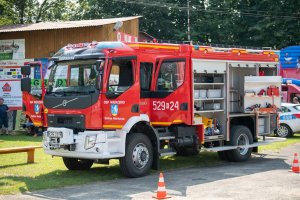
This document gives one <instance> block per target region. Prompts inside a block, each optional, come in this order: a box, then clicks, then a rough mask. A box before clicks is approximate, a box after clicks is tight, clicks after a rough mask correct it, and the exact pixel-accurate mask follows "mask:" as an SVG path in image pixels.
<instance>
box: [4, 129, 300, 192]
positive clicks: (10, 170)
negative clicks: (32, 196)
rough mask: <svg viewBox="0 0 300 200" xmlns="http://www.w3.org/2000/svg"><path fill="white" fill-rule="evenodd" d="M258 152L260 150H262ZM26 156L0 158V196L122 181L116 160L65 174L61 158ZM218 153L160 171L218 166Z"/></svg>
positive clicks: (34, 141)
mask: <svg viewBox="0 0 300 200" xmlns="http://www.w3.org/2000/svg"><path fill="white" fill-rule="evenodd" d="M0 140H4V142H0V148H4V147H17V146H29V145H40V144H41V140H42V139H41V137H37V138H34V137H29V136H23V135H18V136H0ZM299 142H300V134H296V135H295V136H294V137H293V138H289V139H287V140H286V141H284V142H278V143H273V144H271V145H268V146H264V147H261V148H262V150H263V151H264V150H278V149H280V148H283V147H286V146H288V145H291V144H294V143H299ZM262 150H260V151H262ZM26 161H27V155H26V153H17V154H3V155H0V195H3V194H15V193H19V192H25V191H34V190H40V189H48V188H58V187H63V186H70V185H80V184H85V183H91V182H96V181H105V180H112V179H119V178H124V176H123V175H122V174H121V171H120V169H119V161H118V160H111V162H110V165H99V164H95V165H94V166H93V168H92V169H91V170H88V171H68V170H67V169H66V168H65V166H64V164H63V162H62V159H61V158H58V157H54V158H52V157H51V156H49V155H46V154H44V152H43V150H42V149H37V150H36V154H35V163H33V164H27V163H26ZM220 162H221V161H220V160H219V159H218V155H217V153H211V152H201V153H200V154H199V155H198V156H191V157H165V158H162V159H161V163H160V164H161V170H162V171H165V170H170V169H178V168H183V167H193V166H212V165H216V164H218V163H220Z"/></svg>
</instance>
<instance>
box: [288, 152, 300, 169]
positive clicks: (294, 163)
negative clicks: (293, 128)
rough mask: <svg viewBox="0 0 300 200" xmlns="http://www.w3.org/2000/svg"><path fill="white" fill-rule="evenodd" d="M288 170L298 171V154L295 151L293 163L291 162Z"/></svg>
mask: <svg viewBox="0 0 300 200" xmlns="http://www.w3.org/2000/svg"><path fill="white" fill-rule="evenodd" d="M289 172H293V173H300V167H299V161H298V154H297V153H295V154H294V160H293V164H292V167H291V170H289Z"/></svg>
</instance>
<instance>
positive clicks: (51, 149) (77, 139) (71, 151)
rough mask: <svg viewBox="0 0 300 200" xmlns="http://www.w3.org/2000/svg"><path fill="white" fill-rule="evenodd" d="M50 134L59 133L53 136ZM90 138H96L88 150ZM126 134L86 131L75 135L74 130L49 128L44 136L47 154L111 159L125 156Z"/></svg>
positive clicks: (120, 132) (123, 132)
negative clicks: (88, 139)
mask: <svg viewBox="0 0 300 200" xmlns="http://www.w3.org/2000/svg"><path fill="white" fill-rule="evenodd" d="M49 132H52V133H53V132H59V133H60V134H59V136H58V135H55V136H53V135H52V136H51V135H49ZM88 136H96V139H95V142H94V143H93V144H94V145H92V146H89V147H88V148H87V145H86V143H87V141H86V140H87V138H88ZM125 141H126V132H125V131H122V130H116V131H84V132H79V133H78V134H74V133H73V130H72V129H68V128H53V127H49V128H48V129H47V131H45V132H44V135H43V148H44V151H45V153H46V154H49V155H52V156H60V157H70V158H79V159H92V160H96V159H109V158H119V157H124V156H125Z"/></svg>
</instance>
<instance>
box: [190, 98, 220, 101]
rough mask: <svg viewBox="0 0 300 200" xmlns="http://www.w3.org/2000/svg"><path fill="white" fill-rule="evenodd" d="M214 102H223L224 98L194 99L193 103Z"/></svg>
mask: <svg viewBox="0 0 300 200" xmlns="http://www.w3.org/2000/svg"><path fill="white" fill-rule="evenodd" d="M216 100H224V98H201V99H194V101H216Z"/></svg>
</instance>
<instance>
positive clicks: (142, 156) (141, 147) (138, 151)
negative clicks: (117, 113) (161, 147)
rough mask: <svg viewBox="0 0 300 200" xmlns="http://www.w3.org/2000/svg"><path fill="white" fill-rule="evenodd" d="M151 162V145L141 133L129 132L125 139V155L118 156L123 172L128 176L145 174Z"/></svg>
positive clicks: (133, 176)
mask: <svg viewBox="0 0 300 200" xmlns="http://www.w3.org/2000/svg"><path fill="white" fill-rule="evenodd" d="M152 163H153V147H152V145H151V141H150V140H149V138H148V137H147V136H146V135H144V134H142V133H132V134H129V135H128V137H127V140H126V152H125V157H123V158H120V167H121V171H122V172H123V174H124V175H125V176H127V177H130V178H136V177H141V176H145V175H146V174H147V173H149V171H150V168H151V166H152Z"/></svg>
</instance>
